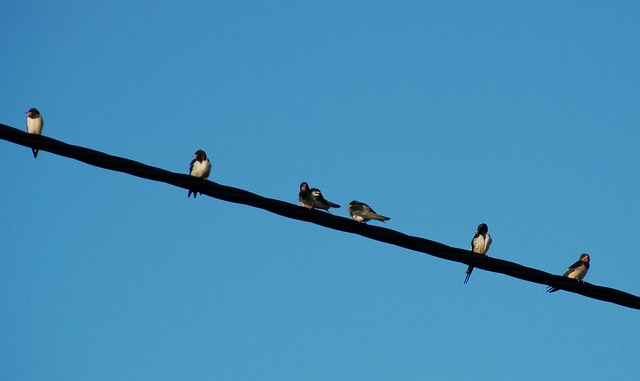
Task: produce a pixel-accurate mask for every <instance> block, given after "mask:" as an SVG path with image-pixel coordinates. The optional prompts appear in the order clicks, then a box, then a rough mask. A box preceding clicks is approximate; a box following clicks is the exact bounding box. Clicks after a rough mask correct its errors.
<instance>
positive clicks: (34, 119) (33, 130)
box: [26, 107, 44, 158]
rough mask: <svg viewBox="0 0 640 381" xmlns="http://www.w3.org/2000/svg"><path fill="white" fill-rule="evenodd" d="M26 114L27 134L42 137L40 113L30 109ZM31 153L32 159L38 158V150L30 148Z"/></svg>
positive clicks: (33, 108)
mask: <svg viewBox="0 0 640 381" xmlns="http://www.w3.org/2000/svg"><path fill="white" fill-rule="evenodd" d="M26 114H27V132H28V133H30V134H36V135H42V127H43V126H44V120H43V119H42V115H40V111H38V109H37V108H35V107H32V108H30V109H29V111H27V112H26ZM31 151H33V157H34V158H37V157H38V150H37V149H36V148H31Z"/></svg>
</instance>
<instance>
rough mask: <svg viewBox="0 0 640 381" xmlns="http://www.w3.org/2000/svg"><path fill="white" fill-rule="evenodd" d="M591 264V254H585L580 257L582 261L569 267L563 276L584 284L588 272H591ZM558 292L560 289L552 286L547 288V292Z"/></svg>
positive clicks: (579, 260)
mask: <svg viewBox="0 0 640 381" xmlns="http://www.w3.org/2000/svg"><path fill="white" fill-rule="evenodd" d="M589 262H591V257H589V254H587V253H583V254H582V255H580V259H578V260H577V261H576V263H574V264H572V265H571V266H569V268H568V269H567V271H565V272H564V274H562V276H564V277H567V278H571V279H575V280H577V281H580V282H582V280H583V279H584V277H585V276H587V271H589ZM558 290H559V288H557V287H552V286H549V288H547V292H556V291H558Z"/></svg>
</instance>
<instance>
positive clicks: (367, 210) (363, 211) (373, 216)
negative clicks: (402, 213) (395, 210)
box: [349, 200, 391, 224]
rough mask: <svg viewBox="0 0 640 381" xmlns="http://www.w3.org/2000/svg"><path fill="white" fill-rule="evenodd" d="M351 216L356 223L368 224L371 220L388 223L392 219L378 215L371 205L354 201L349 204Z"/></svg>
mask: <svg viewBox="0 0 640 381" xmlns="http://www.w3.org/2000/svg"><path fill="white" fill-rule="evenodd" d="M349 214H351V218H353V219H354V220H355V221H358V222H363V223H365V224H366V223H367V221H369V220H378V221H382V222H385V221H388V220H390V219H391V218H389V217H385V216H383V215H381V214H378V213H376V211H375V210H373V209H372V208H371V207H370V206H369V205H367V204H365V203H364V202H360V201H356V200H353V201H351V202H350V203H349Z"/></svg>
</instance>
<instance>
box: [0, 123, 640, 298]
mask: <svg viewBox="0 0 640 381" xmlns="http://www.w3.org/2000/svg"><path fill="white" fill-rule="evenodd" d="M0 138H1V139H4V140H7V141H9V142H12V143H15V144H19V145H22V146H25V147H32V148H37V149H39V150H41V151H48V152H51V153H54V154H57V155H60V156H64V157H68V158H71V159H76V160H79V161H81V162H84V163H87V164H90V165H93V166H96V167H100V168H105V169H109V170H112V171H118V172H123V173H128V174H130V175H132V176H137V177H142V178H144V179H148V180H153V181H159V182H163V183H167V184H171V185H174V186H177V187H180V188H184V189H198V190H199V191H200V192H202V194H204V195H207V196H210V197H213V198H217V199H219V200H223V201H229V202H233V203H237V204H243V205H249V206H252V207H254V208H260V209H264V210H266V211H269V212H271V213H275V214H278V215H280V216H283V217H287V218H293V219H296V220H300V221H306V222H311V223H313V224H316V225H320V226H324V227H326V228H329V229H334V230H339V231H343V232H347V233H351V234H358V235H361V236H363V237H367V238H370V239H373V240H376V241H380V242H385V243H388V244H391V245H396V246H399V247H403V248H405V249H409V250H413V251H418V252H421V253H425V254H429V255H432V256H435V257H438V258H442V259H446V260H449V261H454V262H460V263H464V264H466V265H472V266H474V267H477V268H479V269H482V270H486V271H491V272H496V273H501V274H505V275H508V276H511V277H514V278H518V279H522V280H526V281H529V282H533V283H539V284H542V285H545V286H547V285H548V286H553V287H557V288H559V289H562V290H565V291H568V292H573V293H576V294H580V295H583V296H586V297H589V298H593V299H598V300H602V301H605V302H610V303H615V304H619V305H621V306H625V307H629V308H634V309H640V297H638V296H635V295H632V294H629V293H626V292H624V291H620V290H616V289H613V288H608V287H603V286H597V285H594V284H591V283H587V282H577V281H575V280H574V279H569V278H565V277H562V276H559V275H554V274H549V273H547V272H544V271H541V270H537V269H534V268H531V267H526V266H522V265H519V264H517V263H514V262H509V261H505V260H502V259H498V258H491V257H487V256H484V255H474V254H472V253H471V252H470V251H468V250H463V249H458V248H455V247H450V246H447V245H444V244H442V243H439V242H436V241H431V240H428V239H425V238H420V237H414V236H410V235H407V234H404V233H400V232H398V231H395V230H392V229H387V228H383V227H378V226H372V225H366V224H361V223H358V222H355V221H353V220H352V219H349V218H345V217H339V216H334V215H332V214H329V213H325V212H320V211H317V210H309V209H307V208H302V207H300V206H298V205H294V204H291V203H288V202H284V201H280V200H276V199H272V198H267V197H262V196H260V195H257V194H254V193H251V192H248V191H245V190H242V189H238V188H233V187H229V186H226V185H222V184H218V183H215V182H213V181H208V180H207V181H204V182H203V181H202V180H201V179H197V178H195V177H192V176H189V175H185V174H182V173H175V172H170V171H167V170H164V169H161V168H156V167H152V166H150V165H146V164H142V163H140V162H137V161H133V160H130V159H125V158H122V157H118V156H112V155H108V154H106V153H103V152H99V151H95V150H92V149H89V148H84V147H80V146H74V145H70V144H67V143H63V142H61V141H59V140H55V139H52V138H49V137H46V136H40V135H33V134H28V133H26V132H23V131H21V130H18V129H16V128H13V127H10V126H7V125H4V124H0Z"/></svg>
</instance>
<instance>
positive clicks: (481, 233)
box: [464, 223, 492, 284]
mask: <svg viewBox="0 0 640 381" xmlns="http://www.w3.org/2000/svg"><path fill="white" fill-rule="evenodd" d="M488 232H489V227H488V226H487V224H485V223H482V224H480V225H478V228H477V229H476V234H475V235H474V236H473V239H472V240H471V251H473V252H474V253H477V254H481V255H487V251H489V246H491V242H492V240H491V236H490V235H489V233H488ZM472 271H473V266H469V267H467V276H466V277H465V278H464V284H467V282H468V281H469V277H471V272H472Z"/></svg>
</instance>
